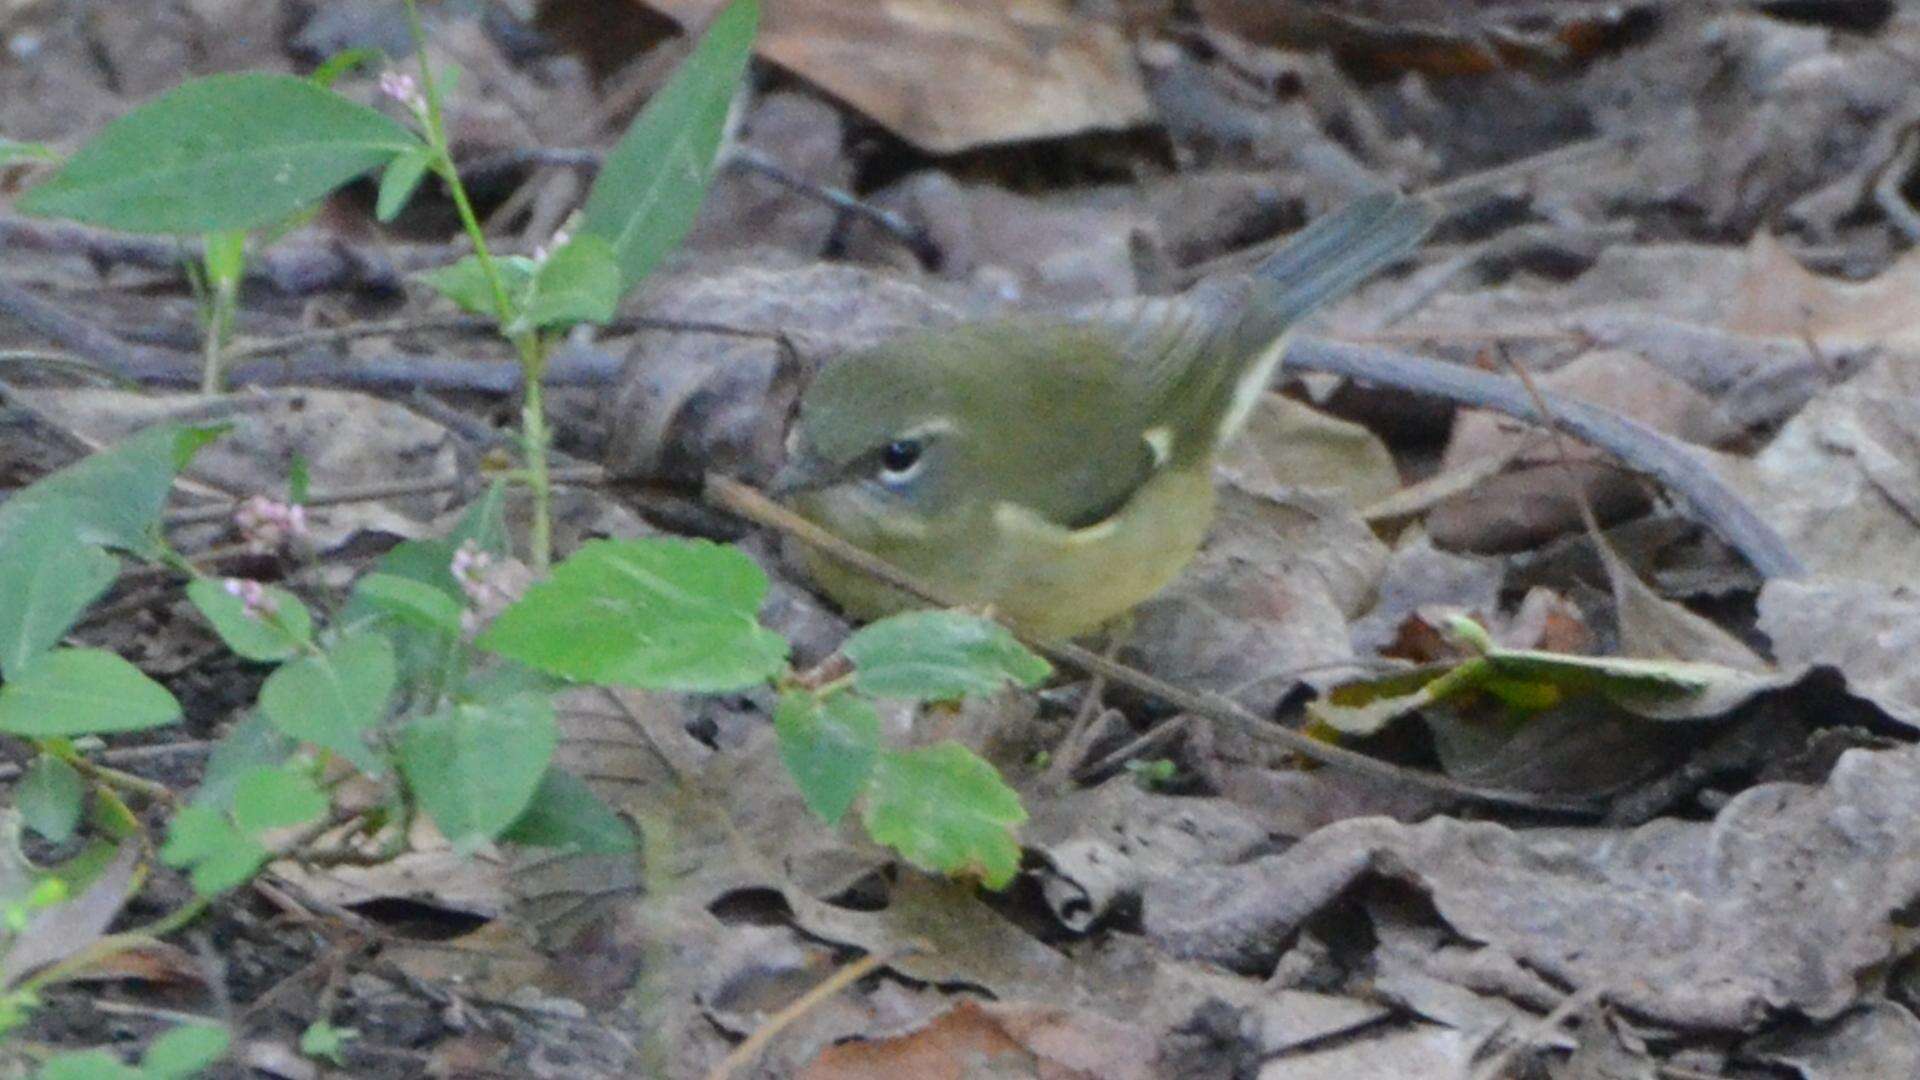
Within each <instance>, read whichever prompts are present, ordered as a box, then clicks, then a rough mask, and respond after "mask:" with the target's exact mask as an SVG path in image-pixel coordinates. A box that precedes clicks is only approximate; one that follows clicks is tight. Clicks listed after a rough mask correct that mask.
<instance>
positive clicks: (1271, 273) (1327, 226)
mask: <svg viewBox="0 0 1920 1080" xmlns="http://www.w3.org/2000/svg"><path fill="white" fill-rule="evenodd" d="M1432 228H1433V212H1432V210H1431V209H1430V208H1429V207H1428V206H1427V205H1426V204H1425V203H1424V202H1421V201H1419V200H1416V199H1409V198H1407V197H1405V196H1402V195H1398V194H1395V193H1393V192H1387V191H1383V192H1378V193H1376V194H1372V195H1365V196H1362V197H1360V198H1358V199H1355V200H1354V201H1353V202H1350V203H1348V204H1347V205H1346V206H1343V207H1341V208H1340V209H1338V210H1336V211H1334V212H1333V213H1331V214H1328V215H1326V216H1325V217H1322V218H1321V219H1320V220H1318V221H1316V222H1314V223H1313V224H1311V225H1308V226H1307V227H1306V228H1304V229H1302V230H1300V231H1299V232H1298V233H1295V234H1294V235H1293V237H1292V238H1290V239H1289V240H1288V241H1287V242H1286V245H1285V246H1283V247H1282V248H1281V249H1280V250H1279V251H1277V252H1275V253H1274V254H1273V256H1272V257H1271V258H1269V259H1268V260H1267V261H1266V262H1264V263H1261V264H1260V266H1259V268H1258V269H1256V270H1255V271H1254V272H1253V277H1254V286H1253V291H1252V293H1251V294H1250V295H1249V296H1248V298H1247V307H1246V309H1245V311H1244V312H1243V315H1242V319H1241V324H1240V330H1241V333H1242V334H1243V335H1244V338H1243V340H1247V341H1248V342H1250V343H1251V342H1255V341H1264V340H1267V339H1269V338H1273V337H1278V336H1279V335H1280V334H1282V333H1284V332H1285V331H1286V329H1287V328H1288V327H1290V326H1292V325H1293V323H1294V322H1296V321H1298V320H1299V318H1300V317H1301V316H1303V315H1305V314H1306V313H1307V312H1309V311H1312V310H1313V309H1314V308H1317V307H1319V306H1320V305H1321V304H1324V303H1326V302H1328V301H1329V300H1333V299H1335V298H1337V297H1339V296H1341V295H1343V294H1345V293H1346V292H1348V291H1349V290H1351V289H1353V288H1354V287H1355V286H1357V285H1359V284H1360V283H1361V282H1362V281H1365V280H1366V279H1367V278H1368V277H1369V276H1371V275H1372V274H1373V273H1374V272H1375V271H1376V270H1379V269H1380V268H1381V267H1383V266H1386V265H1387V264H1388V263H1391V262H1393V261H1394V260H1395V259H1398V258H1399V257H1401V256H1402V255H1405V254H1406V253H1407V252H1409V251H1412V250H1413V249H1414V247H1415V246H1417V245H1418V244H1419V243H1420V241H1421V240H1422V239H1424V238H1425V237H1426V235H1427V232H1428V230H1430V229H1432Z"/></svg>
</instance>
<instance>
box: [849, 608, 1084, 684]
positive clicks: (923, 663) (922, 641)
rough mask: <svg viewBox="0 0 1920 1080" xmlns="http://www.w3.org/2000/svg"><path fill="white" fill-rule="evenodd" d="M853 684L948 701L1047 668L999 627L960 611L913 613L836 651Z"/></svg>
mask: <svg viewBox="0 0 1920 1080" xmlns="http://www.w3.org/2000/svg"><path fill="white" fill-rule="evenodd" d="M841 651H842V652H844V653H845V654H846V656H847V659H849V660H852V661H853V679H854V685H855V686H857V687H859V688H860V690H861V691H863V692H865V693H868V694H872V695H873V696H874V697H890V698H910V699H913V700H915V701H950V700H953V699H955V698H961V697H965V696H966V695H968V694H986V693H991V692H993V691H995V690H998V689H1000V687H1002V686H1003V685H1005V684H1006V683H1009V682H1013V683H1017V684H1019V685H1021V686H1033V685H1035V684H1037V683H1039V682H1040V680H1042V679H1044V678H1046V677H1047V674H1048V673H1049V672H1051V671H1052V670H1053V669H1052V668H1051V667H1049V666H1048V664H1047V662H1046V661H1045V660H1042V659H1040V658H1039V657H1038V656H1035V655H1034V654H1033V653H1032V652H1030V651H1028V649H1027V647H1026V646H1025V645H1022V644H1020V642H1019V641H1017V640H1015V639H1014V636H1013V635H1012V634H1011V633H1009V632H1008V631H1007V628H1006V627H1004V626H1001V625H1000V624H999V623H996V622H992V621H990V620H987V619H982V618H980V617H978V616H975V615H968V614H966V613H964V612H959V611H912V612H908V613H906V614H904V615H895V616H893V617H891V618H887V619H882V620H880V621H879V622H877V623H874V624H872V625H870V626H867V627H865V628H863V629H861V630H860V631H858V632H857V633H855V634H854V635H853V636H852V637H850V638H848V639H847V643H846V644H845V645H844V646H842V647H841Z"/></svg>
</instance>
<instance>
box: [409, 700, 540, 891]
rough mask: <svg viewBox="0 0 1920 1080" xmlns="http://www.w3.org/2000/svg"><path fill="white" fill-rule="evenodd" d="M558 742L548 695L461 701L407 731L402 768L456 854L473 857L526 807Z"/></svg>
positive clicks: (431, 715)
mask: <svg viewBox="0 0 1920 1080" xmlns="http://www.w3.org/2000/svg"><path fill="white" fill-rule="evenodd" d="M558 741H559V735H558V729H557V727H556V725H555V722H554V715H553V703H552V702H551V701H550V700H549V699H548V698H546V697H545V696H544V695H537V694H528V695H524V696H522V697H518V698H513V699H511V700H508V701H502V702H495V703H489V704H484V705H482V704H472V703H464V702H463V703H457V704H453V705H449V706H447V707H446V708H443V709H441V710H440V711H439V712H436V713H431V714H429V715H427V716H422V717H419V718H418V719H416V720H414V721H413V722H412V723H411V724H408V725H407V727H406V729H405V730H404V731H402V732H401V734H400V771H401V772H402V773H403V774H404V775H405V776H406V778H407V784H408V786H409V787H411V788H412V790H413V793H414V795H415V797H417V798H418V799H419V801H420V805H421V807H422V808H424V809H425V810H426V812H427V814H428V815H429V816H431V817H432V818H433V821H434V824H436V825H438V826H439V827H440V832H441V833H442V834H443V835H445V836H446V838H447V839H448V841H449V842H451V843H452V844H453V848H454V850H455V851H457V852H461V853H463V854H470V853H472V852H473V851H474V850H475V849H476V848H478V847H479V846H480V845H482V844H484V843H486V842H487V841H489V840H492V839H493V838H494V837H496V836H498V835H500V833H501V832H503V831H504V830H505V829H506V828H507V826H509V825H511V824H513V822H514V820H515V819H516V818H518V817H519V816H520V815H521V813H523V812H524V811H525V810H526V808H527V805H528V804H529V803H530V802H532V800H533V795H534V792H535V791H536V790H538V789H539V787H540V781H541V778H542V777H544V776H545V775H546V773H547V763H548V759H549V758H551V757H552V756H553V748H554V746H555V745H556V744H557V743H558Z"/></svg>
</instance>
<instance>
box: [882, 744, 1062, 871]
mask: <svg viewBox="0 0 1920 1080" xmlns="http://www.w3.org/2000/svg"><path fill="white" fill-rule="evenodd" d="M864 816H865V819H866V823H867V832H868V833H869V834H870V835H872V837H873V838H874V839H875V840H878V841H879V842H881V843H883V844H887V845H889V846H891V847H893V848H894V849H895V850H897V851H899V852H900V854H901V855H903V856H905V857H906V859H907V861H908V862H911V863H913V864H914V865H915V866H918V867H920V868H921V869H923V870H931V871H934V872H935V873H942V874H967V875H971V876H975V877H978V878H979V879H980V880H981V881H983V882H985V883H986V885H987V886H988V887H989V888H994V889H999V888H1004V887H1005V886H1006V884H1007V883H1008V882H1010V881H1012V880H1013V875H1014V872H1015V871H1017V870H1018V869H1019V868H1020V844H1019V842H1018V841H1017V840H1015V839H1014V835H1013V830H1014V827H1015V826H1017V825H1019V824H1020V823H1021V822H1023V821H1025V820H1026V819H1027V813H1026V811H1025V810H1023V809H1021V807H1020V796H1018V795H1016V794H1014V791H1013V789H1012V788H1010V787H1008V786H1007V785H1006V782H1005V781H1003V780H1001V779H1000V774H999V773H997V772H995V771H994V768H993V766H991V765H989V764H987V763H986V762H984V761H982V760H980V759H979V758H978V757H976V756H974V754H973V752H972V751H970V750H968V749H967V748H966V747H964V746H961V745H960V744H959V743H955V742H943V743H940V744H938V745H935V746H928V747H924V748H921V749H918V750H886V751H882V752H881V754H880V760H879V761H878V762H877V763H876V765H875V767H874V771H873V786H872V787H871V789H869V791H868V793H867V805H866V811H865V815H864Z"/></svg>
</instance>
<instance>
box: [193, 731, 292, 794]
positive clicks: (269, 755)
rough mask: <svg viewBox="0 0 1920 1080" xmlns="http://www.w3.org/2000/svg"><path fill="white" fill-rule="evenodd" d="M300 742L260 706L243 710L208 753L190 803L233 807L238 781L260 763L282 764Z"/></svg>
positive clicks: (267, 764) (261, 764)
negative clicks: (285, 731)
mask: <svg viewBox="0 0 1920 1080" xmlns="http://www.w3.org/2000/svg"><path fill="white" fill-rule="evenodd" d="M297 749H299V745H298V744H297V743H295V742H294V741H293V740H292V739H290V738H288V737H287V736H286V735H284V734H282V733H281V732H280V729H278V728H276V727H274V726H273V724H272V723H270V722H269V721H268V720H267V718H266V717H265V716H263V715H262V714H261V713H260V712H259V710H254V711H252V712H248V713H245V714H243V715H242V716H241V718H240V720H239V722H237V723H235V724H234V725H233V727H232V728H230V729H228V731H227V733H226V735H224V736H222V737H221V739H220V741H218V742H216V743H214V744H213V752H212V753H211V754H208V755H207V771H206V774H205V775H204V776H203V777H202V778H201V780H200V786H199V787H198V788H195V789H194V792H193V804H194V805H195V806H204V807H207V808H208V809H211V810H220V811H227V810H231V809H233V797H234V791H235V789H236V788H237V787H238V786H239V783H240V781H241V780H242V779H243V778H245V777H247V776H249V775H251V774H252V773H253V771H254V769H255V768H257V767H259V766H263V765H265V766H276V765H280V764H283V763H284V762H285V761H286V760H287V759H288V758H289V757H292V756H293V752H294V751H295V750H297Z"/></svg>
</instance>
